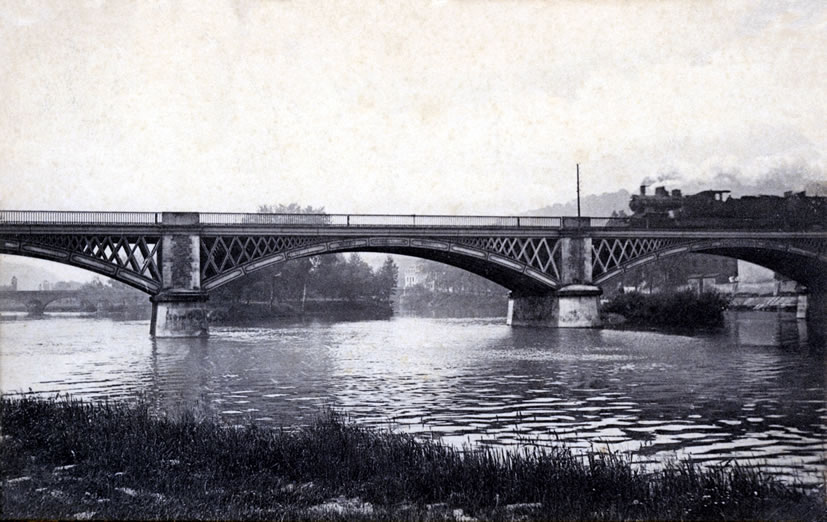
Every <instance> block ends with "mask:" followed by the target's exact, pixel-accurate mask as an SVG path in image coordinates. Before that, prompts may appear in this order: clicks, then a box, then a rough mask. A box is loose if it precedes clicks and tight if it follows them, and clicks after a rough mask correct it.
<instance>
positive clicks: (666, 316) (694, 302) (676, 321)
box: [601, 292, 729, 328]
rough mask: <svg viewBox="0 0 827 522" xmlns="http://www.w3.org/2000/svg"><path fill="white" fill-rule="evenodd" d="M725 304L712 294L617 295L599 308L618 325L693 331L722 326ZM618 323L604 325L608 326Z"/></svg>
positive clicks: (718, 296)
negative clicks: (620, 318) (694, 329)
mask: <svg viewBox="0 0 827 522" xmlns="http://www.w3.org/2000/svg"><path fill="white" fill-rule="evenodd" d="M728 304H729V301H728V300H727V298H726V297H724V296H722V295H720V294H716V293H713V292H705V293H702V294H701V295H698V294H697V293H695V292H677V293H661V294H641V293H637V292H628V293H625V294H618V295H616V296H615V297H613V298H612V299H611V300H610V301H609V302H608V303H605V304H604V305H603V306H602V307H601V311H602V313H603V314H606V315H609V314H612V315H614V316H616V317H617V316H620V317H622V320H621V321H620V323H621V324H627V325H630V326H643V327H667V328H669V327H671V328H697V327H702V328H705V327H718V326H721V325H723V324H724V311H725V310H726V309H727V305H728ZM617 322H618V321H607V323H608V324H610V325H611V324H613V323H617Z"/></svg>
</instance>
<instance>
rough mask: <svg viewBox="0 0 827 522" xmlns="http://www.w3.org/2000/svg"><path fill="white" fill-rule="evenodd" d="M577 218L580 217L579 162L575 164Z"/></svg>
mask: <svg viewBox="0 0 827 522" xmlns="http://www.w3.org/2000/svg"><path fill="white" fill-rule="evenodd" d="M577 219H578V220H579V219H580V164H579V163H578V164H577Z"/></svg>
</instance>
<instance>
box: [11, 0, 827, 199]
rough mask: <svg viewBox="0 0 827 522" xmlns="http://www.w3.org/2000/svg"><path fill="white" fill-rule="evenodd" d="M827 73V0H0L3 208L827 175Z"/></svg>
mask: <svg viewBox="0 0 827 522" xmlns="http://www.w3.org/2000/svg"><path fill="white" fill-rule="evenodd" d="M826 69H827V3H825V2H823V0H813V1H810V0H793V1H780V0H773V1H739V0H732V1H725V2H724V1H722V2H713V1H708V0H701V1H689V0H686V1H683V0H681V1H659V2H652V1H650V0H638V1H635V0H630V1H619V0H616V1H606V0H582V1H532V0H520V1H494V0H438V1H431V2H428V1H420V2H388V3H385V2H373V1H371V2H359V1H347V2H315V1H314V2H297V1H290V0H286V1H285V0H267V1H252V0H250V1H247V0H228V1H220V0H215V1H210V2H203V1H188V0H182V1H174V2H131V1H116V2H106V1H85V2H84V1H80V0H79V1H73V2H64V1H60V2H57V1H56V2H46V1H43V2H37V1H33V2H28V1H21V0H0V180H2V189H0V208H4V209H65V210H145V211H161V210H191V211H197V210H201V211H255V209H256V208H257V207H258V205H260V204H276V203H290V202H297V203H300V204H302V205H313V206H317V207H325V208H326V210H327V211H329V212H341V213H346V212H351V213H404V214H409V213H417V214H428V213H445V214H515V213H520V212H523V211H525V210H528V209H534V208H541V207H544V206H547V205H550V204H553V203H562V202H565V201H569V200H570V199H572V197H573V196H574V193H575V176H574V172H575V165H576V163H578V162H579V163H580V164H581V172H582V189H583V192H584V193H586V194H588V193H602V192H611V191H616V190H619V189H626V190H630V191H632V190H635V189H636V188H637V186H638V185H639V184H640V183H641V181H644V180H646V181H647V182H651V181H654V180H658V179H661V180H667V181H668V182H669V184H670V188H681V186H691V187H693V188H703V187H704V186H706V185H709V184H715V185H716V186H715V187H714V188H726V187H720V186H718V185H717V182H718V180H721V179H725V180H727V179H728V180H738V181H737V182H738V183H747V184H748V183H749V182H750V181H751V180H759V179H762V176H764V177H766V176H767V175H768V173H774V174H773V175H774V176H776V177H779V176H780V177H781V178H782V179H786V176H790V179H795V180H796V182H798V181H801V180H804V181H813V180H815V181H822V182H823V181H827V179H826V178H827V174H825V172H827V167H826V166H825V152H824V151H825V150H827V147H825V145H827V126H826V125H825V123H824V122H825V121H827V117H826V116H827V114H825V111H827V89H825V85H824V79H825V78H827V70H826ZM722 176H723V177H722ZM709 188H712V187H709ZM790 188H799V187H790Z"/></svg>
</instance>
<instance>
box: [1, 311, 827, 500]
mask: <svg viewBox="0 0 827 522" xmlns="http://www.w3.org/2000/svg"><path fill="white" fill-rule="evenodd" d="M16 319H17V320H14V321H3V322H0V391H2V392H3V393H5V394H16V393H28V392H29V391H32V392H35V393H42V394H55V393H58V392H60V393H61V394H63V393H69V394H72V395H74V396H76V397H83V398H88V399H96V400H97V399H105V398H109V399H134V398H136V397H143V398H145V399H147V400H150V401H152V403H153V404H155V405H157V408H159V410H161V411H166V412H170V413H171V414H176V413H177V412H179V411H180V410H182V409H185V408H188V409H195V410H196V411H197V412H198V414H199V415H200V414H203V415H217V416H219V417H220V418H221V419H222V420H223V421H225V422H227V423H228V424H244V423H247V422H249V421H251V420H252V421H255V422H256V423H257V424H259V425H274V426H275V425H285V424H287V425H295V424H301V423H306V422H309V421H310V420H311V419H312V418H313V417H314V416H315V415H317V414H318V413H319V411H320V410H321V409H322V408H324V407H333V408H335V409H338V410H342V411H345V412H347V413H348V414H349V416H350V417H351V419H352V420H354V421H356V422H362V423H368V424H371V425H380V426H388V427H391V428H392V429H395V430H400V431H407V432H411V433H415V434H417V435H418V436H421V437H441V438H442V439H443V440H445V441H446V442H449V443H452V444H464V443H468V444H486V445H494V446H499V447H517V446H520V445H525V444H539V445H558V444H565V445H567V446H569V447H572V448H575V449H576V450H577V451H580V450H583V451H606V450H612V451H628V452H633V453H634V457H633V458H634V461H635V462H640V463H643V464H645V465H647V466H651V467H656V466H657V465H659V464H662V463H663V462H666V461H669V460H672V459H675V458H685V457H687V456H691V457H692V459H693V460H694V461H696V462H700V463H721V462H725V461H728V460H730V459H733V460H735V461H738V462H741V463H746V464H747V465H751V464H756V463H757V464H760V465H762V466H763V467H765V468H766V469H769V470H770V471H771V472H773V473H777V474H779V475H781V476H782V477H784V478H791V479H794V480H799V481H802V482H804V483H808V484H819V483H823V482H824V481H825V473H827V459H826V458H825V444H827V439H825V433H827V406H825V349H824V341H823V338H821V337H819V338H818V339H816V338H815V336H814V335H813V334H812V332H808V330H807V327H806V325H805V324H804V323H803V322H796V321H795V320H794V319H792V318H791V317H789V316H785V315H778V314H774V313H766V312H749V313H738V314H732V315H730V316H729V317H728V323H727V327H726V328H725V329H724V330H723V331H721V332H716V333H706V334H696V335H692V336H687V335H676V334H665V333H657V332H640V331H617V330H576V329H575V330H565V329H561V330H555V329H531V328H509V327H507V326H505V325H504V324H503V322H504V321H503V320H502V319H420V318H396V319H393V320H389V321H362V322H346V323H345V322H343V323H322V322H316V323H306V324H296V323H292V324H288V323H274V324H269V325H266V326H258V327H214V328H213V329H212V331H211V336H210V338H209V339H206V340H200V339H187V340H180V339H179V340H157V341H153V340H151V339H150V338H149V335H148V332H149V325H148V323H147V322H145V321H136V322H116V321H110V320H104V319H90V318H83V317H73V316H71V315H64V316H47V317H46V318H44V319H27V318H25V317H17V318H16Z"/></svg>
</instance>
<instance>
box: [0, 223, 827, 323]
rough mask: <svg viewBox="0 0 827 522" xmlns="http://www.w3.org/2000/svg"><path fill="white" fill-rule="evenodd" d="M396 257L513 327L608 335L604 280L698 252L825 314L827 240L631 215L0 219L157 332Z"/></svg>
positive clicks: (6, 247)
mask: <svg viewBox="0 0 827 522" xmlns="http://www.w3.org/2000/svg"><path fill="white" fill-rule="evenodd" d="M338 252H384V253H389V254H403V255H408V256H414V257H419V258H423V259H430V260H433V261H438V262H442V263H445V264H448V265H452V266H456V267H459V268H463V269H465V270H468V271H470V272H473V273H475V274H477V275H480V276H482V277H485V278H487V279H489V280H491V281H494V282H496V283H499V284H500V285H502V286H504V287H506V288H508V289H509V290H511V293H512V295H511V298H510V300H509V324H515V325H516V324H532V325H546V326H561V327H562V326H596V325H598V324H599V314H598V296H599V295H600V292H601V291H600V288H599V285H601V284H604V283H606V282H608V281H610V280H611V279H612V278H613V277H616V276H618V275H620V274H622V273H623V272H624V271H626V270H628V269H629V268H632V267H635V266H640V265H644V264H647V263H653V262H657V261H658V260H659V259H663V258H666V257H670V256H675V255H681V254H684V253H687V252H697V253H707V254H716V255H722V256H729V257H734V258H738V259H743V260H745V261H749V262H752V263H755V264H758V265H762V266H765V267H767V268H770V269H772V270H774V271H776V272H778V273H780V274H782V275H784V276H786V277H789V278H791V279H794V280H796V281H797V282H799V283H801V284H802V285H804V286H806V287H807V288H808V290H809V292H810V296H811V298H810V301H811V305H810V309H811V312H812V314H819V315H821V316H823V315H824V314H825V310H827V308H825V295H827V275H826V274H827V232H825V231H807V230H792V231H791V230H766V229H762V230H756V229H742V228H738V227H736V226H728V224H727V222H726V221H721V223H720V226H719V227H716V228H714V229H713V228H705V229H687V228H664V227H659V228H643V227H638V226H635V225H634V224H633V222H631V221H629V220H627V219H621V218H591V217H584V218H569V217H562V218H560V217H523V216H519V217H517V216H422V215H354V214H349V215H346V214H226V213H175V212H163V213H153V212H148V213H147V212H138V213H136V212H52V211H0V253H3V254H13V255H22V256H28V257H36V258H41V259H48V260H51V261H56V262H59V263H64V264H68V265H72V266H76V267H79V268H83V269H86V270H91V271H93V272H96V273H99V274H102V275H105V276H107V277H110V278H112V279H116V280H118V281H121V282H123V283H126V284H128V285H131V286H133V287H135V288H138V289H140V290H142V291H144V292H146V293H148V294H150V295H151V300H152V302H153V320H152V327H151V328H152V333H153V334H154V335H159V336H160V335H169V336H177V335H181V336H184V335H186V336H189V335H201V334H206V332H207V324H206V314H205V307H204V302H205V301H206V299H207V292H209V291H210V290H213V289H215V288H218V287H219V286H221V285H223V284H226V283H227V282H229V281H232V280H234V279H237V278H240V277H244V276H245V275H246V274H248V273H250V272H253V271H255V270H259V269H261V268H264V267H266V266H269V265H272V264H274V263H281V262H285V261H288V260H290V259H298V258H302V257H308V256H316V255H322V254H327V253H338Z"/></svg>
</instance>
